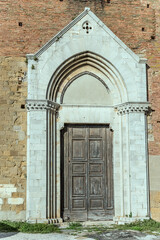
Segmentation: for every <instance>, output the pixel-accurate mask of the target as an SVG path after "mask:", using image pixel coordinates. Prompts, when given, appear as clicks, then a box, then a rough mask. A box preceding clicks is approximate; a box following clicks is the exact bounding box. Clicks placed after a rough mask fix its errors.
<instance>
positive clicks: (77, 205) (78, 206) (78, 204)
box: [72, 199, 86, 211]
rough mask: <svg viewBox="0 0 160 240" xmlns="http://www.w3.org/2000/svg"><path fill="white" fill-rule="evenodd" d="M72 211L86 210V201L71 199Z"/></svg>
mask: <svg viewBox="0 0 160 240" xmlns="http://www.w3.org/2000/svg"><path fill="white" fill-rule="evenodd" d="M72 209H73V211H76V210H78V211H80V210H86V199H72Z"/></svg>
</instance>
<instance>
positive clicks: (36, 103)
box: [26, 100, 60, 112]
mask: <svg viewBox="0 0 160 240" xmlns="http://www.w3.org/2000/svg"><path fill="white" fill-rule="evenodd" d="M59 107H60V105H59V104H58V103H55V102H52V101H49V100H26V108H27V110H28V111H35V110H40V111H43V110H51V111H54V112H57V110H58V108H59Z"/></svg>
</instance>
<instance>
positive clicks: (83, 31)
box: [27, 7, 146, 63]
mask: <svg viewBox="0 0 160 240" xmlns="http://www.w3.org/2000/svg"><path fill="white" fill-rule="evenodd" d="M100 33H101V34H100ZM66 35H67V36H66ZM68 35H69V36H70V40H71V41H72V40H73V41H74V40H76V39H77V38H81V37H86V36H87V37H89V38H90V37H93V38H94V40H96V38H97V39H99V38H103V40H104V41H106V44H107V43H108V42H110V43H111V42H112V41H113V42H114V43H117V44H118V45H119V47H120V48H121V49H123V50H124V52H126V53H127V54H129V55H130V56H131V57H132V58H133V59H134V60H136V62H143V63H145V62H146V59H144V58H140V57H139V56H138V55H136V54H135V53H134V52H133V51H132V50H131V49H130V48H128V47H127V46H126V45H125V44H124V43H123V42H122V41H121V40H120V39H119V38H118V37H117V36H116V35H115V34H114V33H113V32H112V31H111V30H110V29H109V28H108V27H107V26H106V25H105V24H104V23H103V22H102V21H101V20H100V19H99V18H98V17H97V16H96V15H95V14H94V13H93V12H92V11H91V10H90V8H88V7H86V8H85V9H84V11H83V12H82V13H81V14H80V15H79V16H77V17H76V18H75V19H74V20H73V21H72V22H70V23H69V24H68V25H67V26H66V27H65V28H64V29H62V30H61V31H60V32H59V33H57V34H56V35H55V36H54V37H53V38H52V39H51V40H49V41H48V42H47V43H46V44H45V45H44V46H43V47H42V48H41V49H40V50H38V51H37V52H36V53H35V54H27V57H28V58H31V59H32V58H36V57H40V56H41V55H42V54H43V53H44V52H45V51H47V50H48V49H49V48H50V47H51V46H52V45H55V44H56V45H57V43H58V42H60V40H61V39H62V38H65V37H67V38H68ZM85 40H86V41H87V39H85ZM96 47H97V46H96Z"/></svg>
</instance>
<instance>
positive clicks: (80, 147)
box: [72, 139, 85, 160]
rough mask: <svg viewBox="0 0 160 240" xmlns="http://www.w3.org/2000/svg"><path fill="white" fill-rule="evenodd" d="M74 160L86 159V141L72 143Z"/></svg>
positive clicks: (75, 140)
mask: <svg viewBox="0 0 160 240" xmlns="http://www.w3.org/2000/svg"><path fill="white" fill-rule="evenodd" d="M72 152H73V153H72V159H74V160H76V159H77V160H80V159H81V160H82V159H83V160H84V159H85V141H84V140H77V139H74V140H73V141H72Z"/></svg>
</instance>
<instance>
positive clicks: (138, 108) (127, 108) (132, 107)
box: [115, 103, 149, 115]
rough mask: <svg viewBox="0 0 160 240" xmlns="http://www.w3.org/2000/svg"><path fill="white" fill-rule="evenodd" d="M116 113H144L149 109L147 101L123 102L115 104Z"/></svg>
mask: <svg viewBox="0 0 160 240" xmlns="http://www.w3.org/2000/svg"><path fill="white" fill-rule="evenodd" d="M115 109H116V110H117V114H118V115H123V114H127V113H146V112H148V110H149V103H124V104H121V105H119V106H116V107H115Z"/></svg>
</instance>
